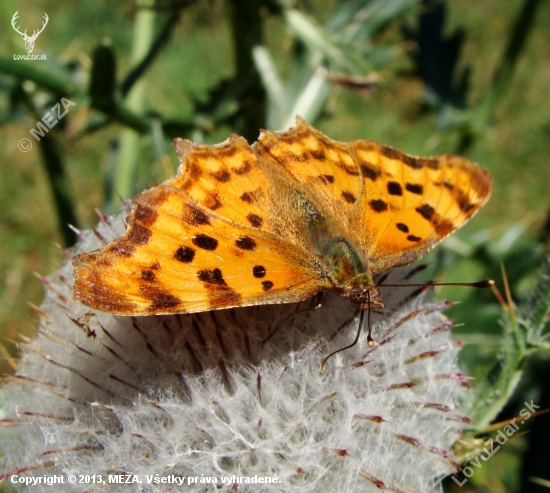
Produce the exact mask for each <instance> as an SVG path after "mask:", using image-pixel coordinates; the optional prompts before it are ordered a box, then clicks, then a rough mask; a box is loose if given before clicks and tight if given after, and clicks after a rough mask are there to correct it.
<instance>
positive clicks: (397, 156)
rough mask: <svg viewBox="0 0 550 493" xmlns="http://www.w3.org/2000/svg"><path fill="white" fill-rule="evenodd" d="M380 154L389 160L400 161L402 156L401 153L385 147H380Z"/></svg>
mask: <svg viewBox="0 0 550 493" xmlns="http://www.w3.org/2000/svg"><path fill="white" fill-rule="evenodd" d="M380 154H382V156H386V157H387V158H390V159H401V157H402V156H403V153H402V152H401V151H398V150H397V149H394V148H393V147H388V146H385V145H381V146H380Z"/></svg>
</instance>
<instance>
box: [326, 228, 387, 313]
mask: <svg viewBox="0 0 550 493" xmlns="http://www.w3.org/2000/svg"><path fill="white" fill-rule="evenodd" d="M321 249H322V254H323V256H324V257H325V260H326V261H327V262H328V264H329V265H330V267H331V268H332V273H333V275H334V278H335V290H336V291H337V292H338V294H340V296H342V297H344V298H348V299H349V300H350V301H351V303H352V304H353V305H354V306H356V307H357V308H368V307H370V308H380V309H381V308H384V307H385V305H384V302H383V301H382V299H381V294H380V290H379V289H378V288H377V287H376V286H375V283H374V280H373V278H372V273H371V272H370V270H369V268H368V265H367V264H366V262H365V261H364V259H363V258H362V255H361V254H360V253H359V252H358V250H357V249H356V248H355V247H354V246H353V244H352V243H351V242H350V241H348V240H347V239H346V238H344V237H343V236H340V237H336V238H332V239H331V240H330V241H327V242H326V243H324V244H322V247H321Z"/></svg>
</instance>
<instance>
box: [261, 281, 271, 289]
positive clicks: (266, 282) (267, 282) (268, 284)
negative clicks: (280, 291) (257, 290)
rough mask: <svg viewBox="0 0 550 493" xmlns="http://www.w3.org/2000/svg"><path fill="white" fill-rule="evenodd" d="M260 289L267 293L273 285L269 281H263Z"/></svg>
mask: <svg viewBox="0 0 550 493" xmlns="http://www.w3.org/2000/svg"><path fill="white" fill-rule="evenodd" d="M262 287H263V290H264V291H269V290H270V289H271V288H272V287H273V283H272V282H271V281H263V282H262Z"/></svg>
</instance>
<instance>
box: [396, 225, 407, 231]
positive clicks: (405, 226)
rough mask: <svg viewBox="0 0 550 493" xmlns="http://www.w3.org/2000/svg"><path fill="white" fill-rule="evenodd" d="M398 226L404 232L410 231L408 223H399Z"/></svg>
mask: <svg viewBox="0 0 550 493" xmlns="http://www.w3.org/2000/svg"><path fill="white" fill-rule="evenodd" d="M396 227H397V229H398V230H399V231H403V233H408V232H409V227H408V226H407V225H406V224H403V223H397V224H396Z"/></svg>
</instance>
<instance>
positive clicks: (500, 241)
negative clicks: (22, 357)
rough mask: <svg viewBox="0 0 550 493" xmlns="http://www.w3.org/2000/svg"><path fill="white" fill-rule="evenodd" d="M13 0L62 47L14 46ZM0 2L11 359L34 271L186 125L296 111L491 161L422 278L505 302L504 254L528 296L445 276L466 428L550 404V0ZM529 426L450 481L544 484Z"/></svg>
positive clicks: (23, 326)
mask: <svg viewBox="0 0 550 493" xmlns="http://www.w3.org/2000/svg"><path fill="white" fill-rule="evenodd" d="M16 11H19V18H18V19H17V21H16V26H18V27H19V28H20V30H21V31H24V30H25V29H27V32H28V33H31V32H32V31H33V30H34V29H39V28H40V26H41V25H42V22H43V15H44V13H47V15H48V17H49V21H48V24H47V26H46V27H45V28H44V31H43V32H42V33H40V35H39V36H38V37H37V39H36V46H35V49H34V52H33V53H34V54H35V55H41V54H45V55H46V56H47V60H20V59H17V60H16V59H15V58H17V55H24V54H25V47H24V42H23V40H22V38H21V36H20V35H19V34H18V33H17V32H16V31H15V30H14V29H12V26H11V25H10V24H11V22H12V18H13V15H14V13H15V12H16ZM0 15H1V16H2V18H1V22H2V24H1V25H2V26H3V29H2V30H0V43H1V44H0V46H2V49H1V52H0V124H1V133H0V143H1V148H2V156H1V166H0V176H1V178H0V210H1V214H0V221H1V222H0V232H1V239H2V241H1V242H0V279H1V286H0V342H1V345H0V372H2V373H3V374H6V373H10V372H13V371H15V370H16V368H17V359H16V356H17V354H18V352H17V351H18V350H17V342H21V341H23V340H25V338H26V337H32V334H33V333H34V330H35V327H36V325H37V317H38V316H37V314H36V311H35V310H34V309H33V305H40V303H41V299H42V297H43V285H42V283H41V281H40V280H39V278H38V277H37V276H36V275H35V272H37V273H39V274H41V275H46V274H48V273H50V272H52V271H54V270H55V269H57V268H58V267H59V266H60V265H61V264H62V263H63V260H64V258H63V255H62V250H61V249H62V248H67V247H69V246H71V245H72V244H73V242H74V240H75V235H74V231H73V230H71V229H69V228H67V226H66V224H67V223H70V224H72V225H73V226H74V227H77V228H82V229H87V228H90V227H92V226H94V225H95V223H96V222H97V215H96V213H95V212H94V210H95V209H99V210H102V211H104V212H114V211H116V210H118V208H119V207H120V196H122V197H124V198H129V197H131V196H132V195H133V194H135V193H137V192H138V191H140V190H142V189H143V188H144V187H146V186H147V185H153V184H155V183H158V182H160V181H162V180H164V179H166V178H168V177H170V176H172V175H173V174H174V172H175V170H176V168H177V161H176V159H175V155H174V153H173V152H172V148H171V145H170V142H171V140H172V138H174V137H176V136H181V137H186V138H189V139H191V140H193V141H195V142H198V143H217V142H220V141H222V140H224V139H225V138H227V137H228V135H229V134H230V133H232V132H235V133H238V134H240V135H244V136H245V137H246V138H247V139H248V140H249V142H253V141H254V140H255V139H256V138H257V136H258V131H259V128H269V129H272V130H280V129H283V128H287V127H288V126H289V125H291V124H292V123H293V122H294V116H295V114H300V115H301V116H303V117H304V118H306V120H308V121H309V122H310V123H311V124H313V125H314V126H315V127H316V128H318V129H320V130H321V131H323V132H324V133H325V134H326V135H328V136H330V137H332V138H334V139H337V140H341V141H348V140H353V139H362V138H367V139H373V140H378V141H381V142H384V143H386V144H389V145H392V146H394V147H397V148H399V149H401V150H403V151H405V152H407V153H410V154H416V155H436V154H442V153H445V152H453V153H458V154H462V155H465V156H466V157H468V158H469V159H471V160H473V161H476V162H478V163H480V164H481V165H482V166H484V167H485V168H487V169H489V170H490V171H491V173H492V174H493V177H494V191H493V196H492V199H491V201H490V202H489V204H488V205H487V206H486V207H485V208H484V209H483V210H482V211H481V213H480V214H479V215H478V216H477V217H476V218H475V219H474V220H473V221H472V222H471V223H469V224H468V225H467V226H465V227H464V228H463V229H461V230H460V231H459V232H458V233H456V234H455V235H453V236H452V237H451V238H449V239H447V240H446V241H445V242H444V245H443V246H442V247H440V248H438V249H437V250H436V251H435V252H433V253H431V254H430V255H429V256H428V258H427V259H426V262H428V263H429V267H428V269H427V271H426V272H427V278H436V279H438V280H441V281H448V282H451V281H476V280H481V279H484V278H493V279H495V280H496V283H497V288H498V291H499V292H500V294H501V295H502V297H503V299H504V300H505V299H506V294H505V286H504V283H503V277H502V270H501V267H502V268H503V269H504V271H505V272H506V274H507V277H508V280H509V285H510V293H511V294H510V296H511V297H512V299H513V300H514V302H515V308H513V309H512V310H510V309H509V307H508V306H506V304H504V305H503V303H499V301H498V296H496V295H495V293H493V292H491V291H490V290H486V291H484V292H480V291H477V290H468V289H466V288H452V289H451V288H444V289H443V290H441V291H440V293H439V295H440V296H442V297H445V298H447V299H451V300H459V301H461V302H462V303H460V304H458V305H456V306H455V307H453V308H452V309H451V310H449V315H450V316H452V317H453V318H454V319H455V322H456V323H457V324H464V326H461V327H457V328H456V329H455V333H456V336H457V338H458V339H460V340H462V341H463V342H465V343H466V347H465V349H464V350H463V351H462V353H461V364H462V368H463V371H464V373H466V374H468V375H472V376H473V377H474V379H473V380H472V386H474V387H475V388H476V389H477V393H476V392H474V393H472V394H471V395H472V396H474V397H473V400H472V402H469V403H467V406H469V409H470V410H471V412H470V413H469V414H470V416H472V417H473V418H474V421H475V423H474V424H476V425H477V426H474V425H472V432H471V433H470V434H469V435H468V434H466V437H465V438H468V437H470V438H472V437H473V436H474V435H476V434H477V436H481V437H482V438H483V437H487V436H489V435H488V434H485V435H484V434H481V435H480V434H479V433H480V432H483V429H484V426H485V425H487V424H488V423H489V421H491V420H493V419H497V420H506V419H512V418H513V417H515V416H516V415H517V414H518V413H519V411H520V410H521V409H522V407H524V405H523V403H524V402H525V401H530V400H531V399H533V400H534V403H535V404H537V405H540V406H541V409H545V408H550V385H549V380H548V378H547V375H548V369H549V368H550V365H549V361H548V346H547V343H546V339H545V337H544V336H545V324H546V322H548V305H549V304H550V303H549V302H548V299H549V296H548V285H547V284H548V283H547V279H548V274H549V272H548V265H547V270H546V271H544V272H543V274H541V273H540V270H539V269H540V265H541V264H542V263H544V262H543V259H544V255H545V252H547V250H548V241H549V239H550V218H549V210H550V193H549V188H550V163H549V161H550V30H549V29H548V26H549V25H550V3H549V2H548V1H543V0H448V1H436V0H430V1H427V0H425V1H421V0H370V1H369V0H362V1H358V0H347V1H346V0H340V1H338V0H330V1H321V0H311V1H290V0H288V1H287V0H258V1H249V0H233V1H222V0H213V1H206V0H197V1H193V0H157V1H155V0H138V1H136V2H132V1H122V0H121V1H116V2H94V1H91V0H84V1H81V2H67V1H64V0H57V1H53V0H51V1H50V0H43V1H34V2H30V1H15V0H4V1H3V2H2V6H1V7H0ZM14 55H16V56H15V57H14ZM62 97H64V98H66V99H67V100H68V101H70V102H73V103H75V104H74V106H70V107H68V113H67V115H66V116H65V117H64V118H63V119H61V120H60V121H59V123H57V124H56V125H55V126H54V127H53V128H52V130H50V131H49V132H47V133H45V135H44V137H42V138H41V139H40V141H37V140H36V139H35V138H34V137H33V136H32V135H31V134H30V133H29V130H30V129H32V128H36V125H37V122H38V120H40V119H41V118H42V117H43V116H44V115H45V114H46V113H47V112H48V111H49V110H50V109H51V108H52V107H53V106H54V105H55V104H56V103H58V102H59V101H60V100H61V98H62ZM61 111H63V106H61ZM54 116H55V119H56V118H57V110H54ZM23 138H28V139H29V141H30V143H31V144H32V148H31V149H30V150H27V152H23V151H22V150H20V148H19V147H18V143H19V142H20V140H21V139H23ZM547 264H548V263H547ZM545 280H546V281H545ZM545 282H546V284H545ZM537 284H538V288H537V287H536V286H537ZM537 289H538V291H537V294H536V296H535V297H533V296H532V295H531V294H530V293H532V292H533V290H535V291H536V290H537ZM537 317H538V318H537ZM535 318H536V319H537V320H536V323H535V322H534V321H533V320H534V319H535ZM535 325H536V327H535ZM518 341H519V342H518ZM499 357H500V358H501V359H500V361H499V359H498V358H499ZM491 368H492V370H491ZM520 370H521V373H520ZM488 373H489V376H490V378H489V379H487V378H486V376H487V374H488ZM518 382H519V383H518ZM516 384H517V386H516ZM487 389H489V390H487ZM482 401H483V402H482ZM485 431H486V430H485ZM521 431H522V432H523V431H530V432H529V433H527V434H525V435H523V436H521V437H515V438H514V439H513V440H510V442H508V443H507V444H506V446H505V447H503V449H502V451H499V453H498V454H496V455H495V456H494V457H492V458H491V459H490V460H489V461H488V462H487V463H484V465H483V467H481V468H479V469H476V470H475V474H474V475H473V476H472V477H471V478H470V479H469V481H468V482H467V483H466V484H464V485H463V486H462V487H459V486H458V485H457V484H455V483H454V482H453V481H450V480H447V481H446V483H445V488H446V489H447V490H448V491H463V492H466V491H476V492H485V491H487V492H488V491H491V492H504V491H506V492H519V491H522V492H523V491H530V492H532V491H535V492H536V491H546V490H547V489H548V485H546V486H543V485H541V484H539V485H537V484H536V483H535V482H533V479H532V478H533V477H535V478H541V479H545V480H550V473H549V471H550V454H549V453H548V450H547V445H546V444H547V443H548V440H549V439H550V425H549V418H548V417H547V416H544V415H543V416H540V417H537V418H534V419H533V420H530V421H529V423H528V424H526V426H525V428H524V429H523V428H522V430H521ZM518 435H519V434H518ZM474 448H475V447H474ZM462 478H463V477H461V479H462ZM535 481H536V480H535ZM538 482H539V483H541V481H538Z"/></svg>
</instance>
